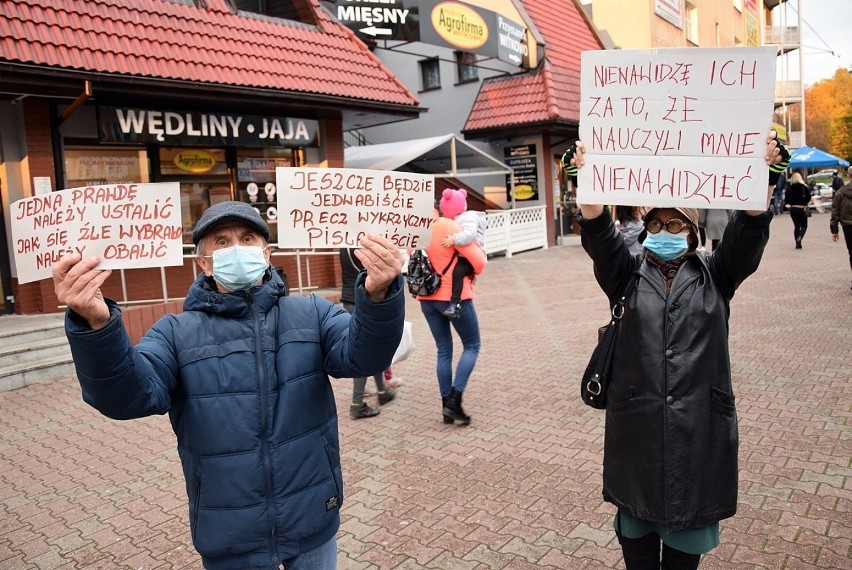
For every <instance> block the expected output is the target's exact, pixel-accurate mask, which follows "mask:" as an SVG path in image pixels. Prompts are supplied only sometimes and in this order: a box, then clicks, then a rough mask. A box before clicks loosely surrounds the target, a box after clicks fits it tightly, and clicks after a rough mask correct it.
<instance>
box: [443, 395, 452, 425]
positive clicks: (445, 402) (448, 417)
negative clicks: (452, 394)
mask: <svg viewBox="0 0 852 570" xmlns="http://www.w3.org/2000/svg"><path fill="white" fill-rule="evenodd" d="M446 407H447V398H444V397H442V398H441V409H443V408H446ZM453 421H455V420H453V417H452V416H448V415H447V414H444V423H445V424H451V423H453Z"/></svg>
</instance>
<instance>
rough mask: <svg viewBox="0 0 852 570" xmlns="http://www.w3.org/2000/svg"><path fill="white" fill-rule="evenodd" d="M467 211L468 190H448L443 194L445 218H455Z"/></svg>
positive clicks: (442, 213)
mask: <svg viewBox="0 0 852 570" xmlns="http://www.w3.org/2000/svg"><path fill="white" fill-rule="evenodd" d="M466 210H467V190H465V189H464V188H459V189H458V190H454V189H452V188H447V189H446V190H444V192H443V194H441V215H443V216H444V217H445V218H455V217H456V216H458V215H459V214H461V213H462V212H464V211H466Z"/></svg>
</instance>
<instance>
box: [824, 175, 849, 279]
mask: <svg viewBox="0 0 852 570" xmlns="http://www.w3.org/2000/svg"><path fill="white" fill-rule="evenodd" d="M848 173H849V182H847V183H846V184H845V185H844V186H843V187H841V188H840V189H839V190H838V191H837V192H835V193H834V196H833V197H832V198H831V221H830V222H829V229H830V230H831V239H832V240H834V241H835V242H836V241H837V240H838V239H839V237H840V236H839V235H838V234H839V231H840V230H839V227H842V228H843V237H844V238H845V239H846V249H847V251H848V252H849V267H850V268H852V166H850V167H849V169H848Z"/></svg>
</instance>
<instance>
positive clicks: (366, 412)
mask: <svg viewBox="0 0 852 570" xmlns="http://www.w3.org/2000/svg"><path fill="white" fill-rule="evenodd" d="M380 413H381V412H380V411H379V410H378V409H376V408H371V407H370V406H368V405H367V402H361V403H360V404H351V405H350V406H349V417H350V418H352V419H353V420H360V419H362V418H372V417H373V416H378V415H379V414H380Z"/></svg>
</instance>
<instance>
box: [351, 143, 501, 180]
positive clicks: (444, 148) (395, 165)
mask: <svg viewBox="0 0 852 570" xmlns="http://www.w3.org/2000/svg"><path fill="white" fill-rule="evenodd" d="M344 158H345V161H346V168H367V169H371V170H397V171H400V172H415V173H419V174H433V175H435V177H436V178H465V177H467V176H493V175H495V174H502V175H507V174H508V175H511V174H512V172H513V171H512V167H510V166H507V165H506V164H504V163H503V162H502V161H500V160H498V159H496V158H494V157H493V156H491V155H489V154H488V153H486V152H484V151H482V150H480V149H478V148H477V147H475V146H473V145H472V144H470V143H468V142H465V141H463V140H461V139H460V138H458V137H456V135H454V134H448V135H441V136H437V137H429V138H425V139H414V140H406V141H399V142H392V143H383V144H373V145H366V146H351V147H348V148H346V149H344ZM511 179H512V177H511V176H510V177H509V180H511Z"/></svg>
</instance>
